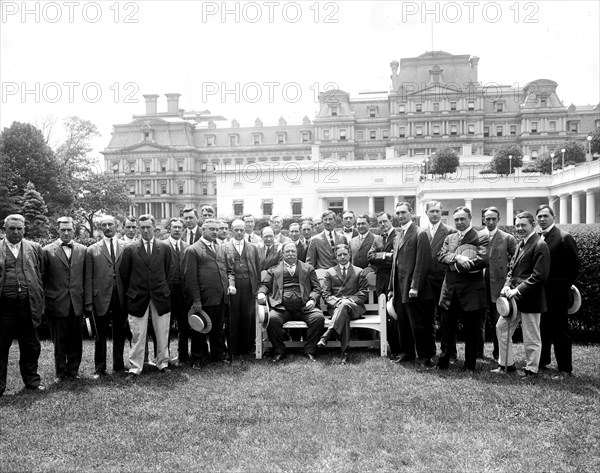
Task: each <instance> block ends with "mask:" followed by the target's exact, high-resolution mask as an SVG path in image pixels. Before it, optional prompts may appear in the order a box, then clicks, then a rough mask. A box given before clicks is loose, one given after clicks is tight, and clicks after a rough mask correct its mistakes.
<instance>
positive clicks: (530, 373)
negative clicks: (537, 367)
mask: <svg viewBox="0 0 600 473" xmlns="http://www.w3.org/2000/svg"><path fill="white" fill-rule="evenodd" d="M536 376H537V373H534V372H533V371H529V370H528V369H524V370H523V373H522V374H521V379H531V378H535V377H536Z"/></svg>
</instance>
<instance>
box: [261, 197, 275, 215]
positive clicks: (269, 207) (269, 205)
mask: <svg viewBox="0 0 600 473" xmlns="http://www.w3.org/2000/svg"><path fill="white" fill-rule="evenodd" d="M262 213H263V215H273V201H272V200H263V203H262Z"/></svg>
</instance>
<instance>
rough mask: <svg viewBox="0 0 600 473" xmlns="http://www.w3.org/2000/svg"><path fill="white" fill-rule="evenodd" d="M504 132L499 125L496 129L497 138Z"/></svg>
mask: <svg viewBox="0 0 600 473" xmlns="http://www.w3.org/2000/svg"><path fill="white" fill-rule="evenodd" d="M503 131H504V128H503V127H502V126H501V125H498V126H497V127H496V136H502V132H503Z"/></svg>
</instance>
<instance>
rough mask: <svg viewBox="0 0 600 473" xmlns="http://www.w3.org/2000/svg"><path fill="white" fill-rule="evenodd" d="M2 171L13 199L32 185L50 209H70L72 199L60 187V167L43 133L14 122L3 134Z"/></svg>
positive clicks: (32, 127)
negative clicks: (30, 183)
mask: <svg viewBox="0 0 600 473" xmlns="http://www.w3.org/2000/svg"><path fill="white" fill-rule="evenodd" d="M0 155H2V164H3V169H2V172H3V173H5V179H6V180H7V182H6V187H7V188H8V189H9V196H10V197H11V198H19V197H20V196H22V195H23V194H24V193H25V191H26V190H27V184H28V183H29V182H32V183H33V184H34V186H35V188H36V189H37V191H38V192H39V193H40V194H41V196H42V197H43V199H44V201H45V202H46V203H47V204H48V206H49V209H51V210H52V211H55V210H56V209H57V208H58V209H61V210H59V211H61V213H62V208H65V207H66V208H69V207H70V205H71V203H72V196H71V195H70V194H69V192H68V190H66V189H65V188H64V186H61V185H60V184H59V181H60V179H59V175H60V168H59V166H58V165H57V162H56V157H55V155H54V151H52V149H51V148H50V147H49V146H48V145H47V144H46V140H45V138H44V135H43V134H42V132H41V131H40V130H39V129H38V128H36V127H35V126H33V125H31V124H30V123H19V122H13V123H12V125H11V126H10V128H5V129H4V130H2V133H0Z"/></svg>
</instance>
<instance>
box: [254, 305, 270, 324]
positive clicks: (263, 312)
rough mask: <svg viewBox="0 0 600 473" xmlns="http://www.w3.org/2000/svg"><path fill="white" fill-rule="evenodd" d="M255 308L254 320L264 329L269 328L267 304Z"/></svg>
mask: <svg viewBox="0 0 600 473" xmlns="http://www.w3.org/2000/svg"><path fill="white" fill-rule="evenodd" d="M256 307H257V309H256V319H257V320H258V321H259V322H260V323H261V324H262V326H263V328H265V329H266V328H267V327H268V326H269V302H268V301H266V302H265V305H261V304H257V305H256Z"/></svg>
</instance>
